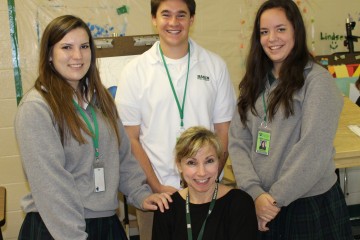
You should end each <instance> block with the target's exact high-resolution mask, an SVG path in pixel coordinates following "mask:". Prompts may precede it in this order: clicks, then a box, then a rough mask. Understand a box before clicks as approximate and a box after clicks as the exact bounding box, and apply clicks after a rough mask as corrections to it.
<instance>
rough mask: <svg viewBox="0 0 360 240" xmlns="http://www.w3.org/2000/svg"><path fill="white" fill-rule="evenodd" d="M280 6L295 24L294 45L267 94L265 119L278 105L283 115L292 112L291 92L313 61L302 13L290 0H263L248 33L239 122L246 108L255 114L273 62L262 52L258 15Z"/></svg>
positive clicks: (293, 24) (298, 87)
mask: <svg viewBox="0 0 360 240" xmlns="http://www.w3.org/2000/svg"><path fill="white" fill-rule="evenodd" d="M272 8H280V9H283V10H284V13H285V15H286V18H287V19H288V20H289V22H290V23H291V24H292V26H293V28H294V42H295V43H294V47H293V49H292V50H291V52H290V54H289V55H288V56H287V58H286V59H285V60H284V62H283V64H282V65H281V69H280V73H279V84H278V86H277V87H276V89H275V90H274V91H273V92H272V93H271V94H270V96H269V103H268V105H269V106H268V119H269V121H271V120H272V119H273V118H274V116H275V114H276V112H277V110H278V109H279V107H280V106H282V107H283V108H284V112H285V117H286V118H288V117H289V116H290V115H292V114H294V107H293V95H294V93H295V92H296V91H298V90H299V89H301V88H302V87H303V85H304V82H305V78H304V67H305V65H306V64H307V62H308V61H309V60H312V61H314V58H313V56H312V55H311V54H310V51H309V50H308V47H307V45H306V30H305V25H304V21H303V18H302V16H301V13H300V11H299V9H298V7H297V5H296V3H294V2H293V1H290V0H269V1H266V2H264V3H263V4H262V5H261V6H260V8H259V10H258V12H257V14H256V18H255V22H254V27H253V32H252V36H251V46H250V51H249V55H248V57H247V61H246V72H245V75H244V77H243V79H242V81H241V82H240V84H239V91H240V95H239V98H238V104H237V107H238V112H239V114H240V119H241V122H242V123H243V124H244V125H246V121H247V116H246V114H247V112H248V111H249V110H250V111H251V112H252V114H254V115H258V113H257V111H256V109H255V102H256V100H257V99H258V97H259V96H260V94H261V93H262V92H263V91H264V90H265V83H266V75H267V74H268V73H269V72H270V71H271V69H272V68H273V63H272V61H271V60H270V59H269V57H268V56H267V55H266V53H265V52H264V50H263V48H262V46H261V43H260V17H261V15H262V13H263V12H264V11H266V10H269V9H272Z"/></svg>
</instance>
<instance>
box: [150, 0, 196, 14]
mask: <svg viewBox="0 0 360 240" xmlns="http://www.w3.org/2000/svg"><path fill="white" fill-rule="evenodd" d="M165 1H168V0H151V16H153V17H156V12H157V10H158V8H159V6H160V3H162V2H165ZM182 1H183V2H184V3H186V5H187V7H188V8H189V12H190V17H192V16H194V15H195V10H196V3H195V0H182Z"/></svg>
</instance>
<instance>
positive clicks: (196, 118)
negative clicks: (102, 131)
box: [115, 39, 236, 189]
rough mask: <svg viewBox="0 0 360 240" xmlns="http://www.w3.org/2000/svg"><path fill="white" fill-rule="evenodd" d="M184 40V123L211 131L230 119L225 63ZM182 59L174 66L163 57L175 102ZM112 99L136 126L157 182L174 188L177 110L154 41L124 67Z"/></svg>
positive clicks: (180, 84) (230, 93) (179, 91)
mask: <svg viewBox="0 0 360 240" xmlns="http://www.w3.org/2000/svg"><path fill="white" fill-rule="evenodd" d="M189 42H190V68H189V69H190V70H189V77H188V84H187V92H186V97H185V106H184V127H185V129H186V128H189V127H191V126H204V127H206V128H208V129H211V130H214V123H222V122H228V121H230V120H231V119H232V116H233V113H234V110H235V104H236V97H235V91H234V88H233V85H232V83H231V81H230V77H229V72H228V69H227V67H226V64H225V62H224V61H223V60H222V59H221V58H220V57H219V56H218V55H216V54H214V53H212V52H210V51H208V50H205V49H204V48H202V47H200V46H199V45H197V44H196V43H195V42H194V41H192V40H191V39H190V40H189ZM187 59H188V58H187V56H185V57H184V58H183V59H180V60H179V61H178V62H180V63H179V64H180V65H179V66H180V68H179V69H178V70H176V69H177V67H176V64H175V65H174V66H172V61H171V60H170V61H168V60H166V61H167V64H168V68H169V71H170V76H171V79H172V81H173V84H174V88H175V91H176V92H177V95H178V98H179V102H180V105H182V99H183V93H184V89H185V82H186V75H187V62H188V61H187ZM173 62H176V61H173ZM184 62H185V64H184ZM184 65H185V68H184ZM177 71H178V72H179V73H180V75H179V74H177V73H176V72H177ZM115 102H116V105H117V107H118V111H119V114H120V117H121V120H122V122H123V124H124V125H125V126H135V125H140V142H141V144H142V147H143V148H144V150H145V152H146V153H147V155H148V157H149V159H150V161H151V164H152V166H153V169H154V171H155V173H156V175H157V177H158V179H159V181H160V182H161V183H162V184H163V185H170V186H173V187H175V188H178V189H179V188H180V176H179V173H178V171H177V168H176V165H175V157H174V147H175V143H176V138H177V134H178V132H179V130H180V114H179V110H178V107H177V104H176V100H175V97H174V94H173V92H172V90H171V86H170V83H169V79H168V75H167V73H166V69H165V67H164V64H163V61H162V58H161V55H160V52H159V42H156V43H155V44H154V45H153V46H152V47H151V49H149V50H148V51H146V52H145V53H143V54H142V55H140V56H138V57H136V58H135V59H133V60H132V61H130V62H129V63H128V64H127V65H126V66H125V67H124V70H123V71H122V73H121V76H120V81H119V83H118V88H117V93H116V97H115Z"/></svg>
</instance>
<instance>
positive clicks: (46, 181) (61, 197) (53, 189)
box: [15, 100, 87, 239]
mask: <svg viewBox="0 0 360 240" xmlns="http://www.w3.org/2000/svg"><path fill="white" fill-rule="evenodd" d="M15 133H16V138H17V141H18V145H19V149H20V153H21V158H22V163H23V168H24V171H25V174H26V176H27V179H28V181H29V184H30V188H31V195H32V198H33V199H34V202H35V207H36V209H35V210H37V211H38V212H39V213H40V216H41V218H42V219H43V221H44V223H45V225H46V227H47V228H48V230H49V232H50V234H51V235H52V237H53V238H55V239H86V238H87V234H86V232H85V220H84V206H83V204H82V201H81V198H80V195H79V192H78V190H77V188H76V185H75V181H74V178H73V176H72V175H71V174H70V173H69V172H68V171H67V170H66V169H65V168H64V165H65V154H64V149H63V146H62V144H61V141H60V136H59V133H58V132H57V127H56V125H54V123H53V121H52V113H51V110H50V109H49V107H48V105H47V104H46V103H45V102H44V101H41V100H37V101H27V102H23V103H22V104H20V106H19V109H18V112H17V115H16V118H15Z"/></svg>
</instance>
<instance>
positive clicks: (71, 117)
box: [35, 15, 120, 144]
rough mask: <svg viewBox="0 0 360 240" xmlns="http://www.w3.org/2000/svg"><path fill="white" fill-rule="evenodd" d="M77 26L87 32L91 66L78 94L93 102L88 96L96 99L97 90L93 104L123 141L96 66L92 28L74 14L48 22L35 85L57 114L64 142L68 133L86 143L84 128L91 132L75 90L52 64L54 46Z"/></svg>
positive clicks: (116, 118) (89, 133)
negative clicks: (75, 102)
mask: <svg viewBox="0 0 360 240" xmlns="http://www.w3.org/2000/svg"><path fill="white" fill-rule="evenodd" d="M76 28H82V29H84V30H85V31H86V32H87V34H88V36H89V43H90V49H91V63H90V67H89V70H88V72H87V73H86V74H85V76H84V77H83V78H82V79H81V80H80V82H79V91H80V93H77V94H78V97H81V96H84V97H85V100H87V101H88V102H90V99H88V98H89V96H90V98H93V97H94V93H96V99H95V98H94V99H91V100H92V101H91V102H90V104H93V106H94V107H95V109H97V110H99V111H100V112H101V113H102V114H103V115H104V116H105V118H106V119H107V121H108V124H109V126H110V128H112V130H113V131H114V132H115V133H116V137H117V140H118V143H119V144H120V136H119V129H118V124H117V121H118V119H119V115H118V113H117V110H116V106H115V103H114V101H113V99H112V97H111V95H110V94H109V92H108V90H107V89H106V88H105V87H104V86H103V85H102V83H101V80H100V75H99V71H98V69H97V67H96V55H95V45H94V40H93V37H92V35H91V32H90V29H89V28H88V26H87V25H86V23H85V22H84V21H83V20H82V19H80V18H78V17H75V16H72V15H63V16H60V17H57V18H55V19H54V20H52V21H51V22H50V23H49V24H48V25H47V27H46V28H45V31H44V33H43V35H42V38H41V43H40V60H39V76H38V78H37V79H36V82H35V88H36V89H37V90H38V91H39V92H40V93H41V95H42V96H43V97H44V98H45V100H46V101H47V103H48V104H49V106H50V108H51V110H52V112H53V114H54V118H55V119H54V120H55V122H56V124H57V125H58V128H59V130H60V137H61V141H62V143H63V144H64V143H65V141H66V139H67V137H69V135H72V136H73V137H74V138H75V139H76V140H77V141H78V142H79V143H86V140H85V138H84V137H83V136H82V134H81V130H83V131H84V132H85V133H87V134H88V135H92V134H91V132H90V131H89V130H88V128H87V126H86V125H85V123H84V122H83V121H82V120H81V118H80V117H79V116H78V115H77V113H76V109H75V107H74V105H73V102H72V99H73V94H74V90H73V88H72V87H71V86H70V84H69V83H68V82H67V81H66V79H65V78H64V77H63V76H62V75H60V74H59V73H58V72H57V71H56V69H55V68H54V67H53V66H52V64H51V63H50V57H51V53H52V50H53V47H54V45H55V44H56V43H57V42H59V41H60V40H61V39H62V38H63V37H64V36H65V35H66V34H67V33H69V32H70V31H72V30H74V29H76Z"/></svg>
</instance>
